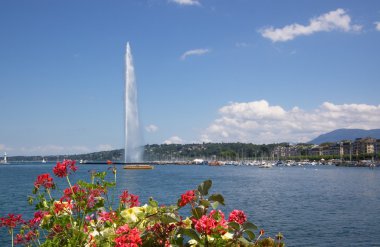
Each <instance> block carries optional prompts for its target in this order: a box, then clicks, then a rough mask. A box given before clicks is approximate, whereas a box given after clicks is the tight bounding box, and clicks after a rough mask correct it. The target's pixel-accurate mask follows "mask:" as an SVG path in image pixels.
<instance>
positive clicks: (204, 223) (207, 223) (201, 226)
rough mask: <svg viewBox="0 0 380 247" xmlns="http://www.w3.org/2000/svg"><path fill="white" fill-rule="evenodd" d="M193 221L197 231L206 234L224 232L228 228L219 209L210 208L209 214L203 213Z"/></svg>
mask: <svg viewBox="0 0 380 247" xmlns="http://www.w3.org/2000/svg"><path fill="white" fill-rule="evenodd" d="M193 223H194V227H195V229H196V230H197V231H198V232H199V233H201V234H206V235H212V234H224V233H226V231H227V229H228V226H227V222H226V220H225V219H224V214H223V213H222V211H220V210H218V211H216V210H212V211H211V212H210V214H209V216H207V215H203V216H202V217H201V218H200V219H199V220H195V219H194V220H193Z"/></svg>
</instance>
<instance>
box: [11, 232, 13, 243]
mask: <svg viewBox="0 0 380 247" xmlns="http://www.w3.org/2000/svg"><path fill="white" fill-rule="evenodd" d="M11 238H12V247H13V228H11Z"/></svg>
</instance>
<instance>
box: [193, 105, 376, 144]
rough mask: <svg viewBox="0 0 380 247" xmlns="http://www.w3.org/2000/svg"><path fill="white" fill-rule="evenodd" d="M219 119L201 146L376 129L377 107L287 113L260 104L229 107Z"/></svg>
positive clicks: (297, 139) (221, 111)
mask: <svg viewBox="0 0 380 247" xmlns="http://www.w3.org/2000/svg"><path fill="white" fill-rule="evenodd" d="M219 115H220V117H219V118H217V119H216V120H214V122H213V123H212V124H210V126H209V127H208V128H207V129H206V130H205V131H204V133H202V135H201V138H200V141H201V142H211V141H212V142H233V141H240V142H252V143H258V144H259V143H275V142H284V141H285V142H307V141H310V140H311V139H313V138H315V137H317V136H318V135H320V134H323V133H326V132H329V131H332V130H335V129H339V128H360V129H374V128H380V105H378V106H376V105H366V104H343V105H336V104H333V103H330V102H325V103H323V104H322V105H321V106H320V107H318V108H317V109H314V110H310V111H304V110H302V109H300V108H298V107H294V108H293V109H291V110H288V111H287V110H285V109H283V108H282V107H281V106H271V105H269V103H268V102H267V101H265V100H261V101H253V102H247V103H230V104H229V105H226V106H223V107H222V108H220V109H219Z"/></svg>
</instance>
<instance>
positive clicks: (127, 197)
mask: <svg viewBox="0 0 380 247" xmlns="http://www.w3.org/2000/svg"><path fill="white" fill-rule="evenodd" d="M119 198H120V202H121V203H123V204H128V205H129V207H130V208H132V207H137V206H139V205H140V203H139V196H137V195H133V194H129V193H128V190H124V191H123V193H122V194H121V195H120V196H119Z"/></svg>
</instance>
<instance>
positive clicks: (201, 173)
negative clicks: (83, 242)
mask: <svg viewBox="0 0 380 247" xmlns="http://www.w3.org/2000/svg"><path fill="white" fill-rule="evenodd" d="M54 165H55V164H53V163H51V164H49V163H47V164H37V163H36V164H33V163H29V164H9V165H0V192H1V193H0V205H1V207H0V217H3V216H5V215H6V214H8V213H21V214H23V215H25V217H26V218H29V217H30V216H31V215H32V212H33V207H32V206H29V205H28V203H27V196H28V195H30V194H31V191H32V189H33V183H34V181H35V179H36V177H37V175H39V174H41V173H47V172H50V173H52V168H53V167H54ZM78 166H79V169H78V171H77V172H76V173H75V174H74V176H73V178H71V181H72V182H74V181H76V179H78V178H79V179H86V180H89V170H97V171H105V170H107V168H108V166H106V165H78ZM117 179H118V184H117V191H118V193H119V192H121V191H122V190H124V189H128V191H130V192H131V193H133V194H137V195H139V197H140V202H141V203H142V204H144V203H145V202H147V199H148V198H149V197H150V196H152V197H153V198H155V199H156V200H157V201H158V202H159V203H160V204H166V205H167V204H174V203H176V202H177V200H178V198H179V197H180V195H181V194H182V193H183V192H185V191H186V190H190V189H196V188H197V186H198V184H199V183H201V182H202V181H204V180H206V179H212V181H213V187H212V189H211V192H212V193H221V194H223V196H224V198H225V202H226V206H225V207H223V206H221V209H222V210H223V212H224V213H225V214H226V215H228V214H229V212H230V211H231V210H232V209H240V210H244V211H245V212H246V213H247V215H248V217H249V220H250V221H251V222H253V223H254V224H256V225H257V226H258V227H259V228H263V229H264V230H265V232H266V234H269V235H271V236H274V235H275V234H277V233H278V232H279V231H281V232H282V233H283V234H284V237H285V243H286V245H287V246H380V233H379V229H380V169H379V168H375V169H372V170H371V169H368V168H353V167H335V166H309V167H274V168H270V169H260V168H257V167H251V166H223V167H213V166H195V165H191V166H172V165H167V166H155V169H153V170H124V169H122V166H118V177H117ZM55 181H56V182H58V186H59V187H60V188H61V189H62V187H63V186H66V185H64V184H63V183H64V182H65V179H60V178H55ZM8 239H9V236H8V235H7V233H6V231H5V229H1V230H0V246H4V245H5V246H7V243H9V242H8V241H9V240H8Z"/></svg>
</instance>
